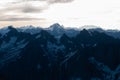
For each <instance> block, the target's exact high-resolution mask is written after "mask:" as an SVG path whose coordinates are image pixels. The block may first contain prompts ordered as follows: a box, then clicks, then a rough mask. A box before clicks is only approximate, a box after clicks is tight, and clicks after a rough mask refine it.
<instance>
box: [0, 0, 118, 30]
mask: <svg viewBox="0 0 120 80" xmlns="http://www.w3.org/2000/svg"><path fill="white" fill-rule="evenodd" d="M53 23H60V24H62V25H64V26H66V27H81V26H84V25H96V26H100V27H102V28H106V29H108V28H109V29H120V0H0V27H3V26H7V25H13V26H15V27H17V26H24V25H34V26H42V27H48V26H49V25H51V24H53Z"/></svg>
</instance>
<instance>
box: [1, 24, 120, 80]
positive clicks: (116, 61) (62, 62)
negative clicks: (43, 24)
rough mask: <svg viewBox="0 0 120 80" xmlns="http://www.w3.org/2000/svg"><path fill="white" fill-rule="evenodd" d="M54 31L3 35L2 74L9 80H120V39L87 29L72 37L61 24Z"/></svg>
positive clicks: (7, 31)
mask: <svg viewBox="0 0 120 80" xmlns="http://www.w3.org/2000/svg"><path fill="white" fill-rule="evenodd" d="M52 28H55V30H54V29H52V31H51V30H49V29H40V30H39V32H36V33H35V34H31V33H29V32H26V31H25V32H24V31H23V30H21V31H20V30H18V29H16V28H13V27H12V26H9V27H8V28H6V29H5V32H4V31H3V32H4V34H2V33H3V32H0V33H1V36H2V37H0V73H2V74H4V75H5V76H7V77H8V78H9V80H80V79H82V80H94V79H97V80H119V79H120V77H119V76H120V72H119V71H120V68H119V65H120V47H119V46H120V39H117V38H114V37H112V36H109V35H108V34H106V33H105V32H104V31H103V32H99V31H95V30H92V31H90V30H86V29H83V30H81V31H79V30H76V33H75V35H74V36H72V37H71V36H69V35H68V34H67V33H66V32H67V30H66V29H64V28H62V27H60V25H59V24H54V27H53V25H52ZM56 29H57V30H56ZM59 29H60V30H59ZM32 31H33V32H34V30H32ZM35 31H36V30H35ZM54 31H56V32H54ZM71 31H73V32H74V31H75V30H71ZM70 33H72V32H70ZM56 35H57V36H56ZM58 36H60V37H59V38H58Z"/></svg>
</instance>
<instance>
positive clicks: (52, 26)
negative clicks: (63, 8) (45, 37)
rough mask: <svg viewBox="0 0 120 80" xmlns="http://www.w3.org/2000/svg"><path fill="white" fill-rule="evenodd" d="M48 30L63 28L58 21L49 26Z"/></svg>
mask: <svg viewBox="0 0 120 80" xmlns="http://www.w3.org/2000/svg"><path fill="white" fill-rule="evenodd" d="M49 29H50V30H61V29H64V28H63V26H61V25H60V24H59V23H55V24H53V25H51V26H50V27H49Z"/></svg>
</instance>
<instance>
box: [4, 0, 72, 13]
mask: <svg viewBox="0 0 120 80" xmlns="http://www.w3.org/2000/svg"><path fill="white" fill-rule="evenodd" d="M36 1H37V3H42V2H44V3H46V4H45V5H42V6H41V5H40V4H39V6H37V7H36V6H33V5H32V2H36ZM72 1H74V0H19V1H16V2H15V1H14V2H11V3H9V6H10V7H7V8H5V9H4V11H5V10H6V11H17V12H22V13H39V12H42V11H44V10H46V9H48V8H49V6H50V5H52V4H53V3H54V4H55V3H68V2H72ZM26 2H27V3H26Z"/></svg>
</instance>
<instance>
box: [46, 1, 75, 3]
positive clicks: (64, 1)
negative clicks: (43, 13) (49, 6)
mask: <svg viewBox="0 0 120 80" xmlns="http://www.w3.org/2000/svg"><path fill="white" fill-rule="evenodd" d="M72 1H74V0H48V2H49V3H68V2H72Z"/></svg>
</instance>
